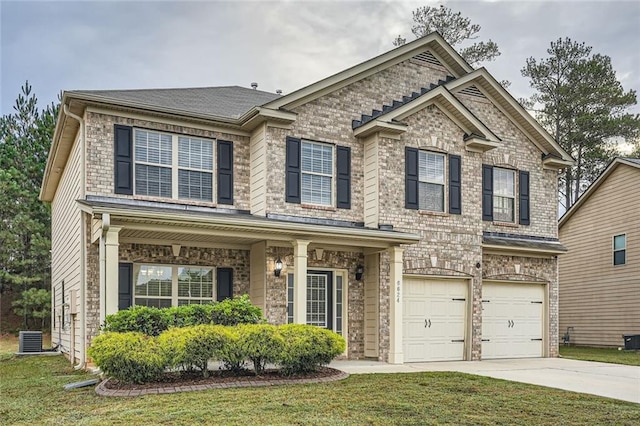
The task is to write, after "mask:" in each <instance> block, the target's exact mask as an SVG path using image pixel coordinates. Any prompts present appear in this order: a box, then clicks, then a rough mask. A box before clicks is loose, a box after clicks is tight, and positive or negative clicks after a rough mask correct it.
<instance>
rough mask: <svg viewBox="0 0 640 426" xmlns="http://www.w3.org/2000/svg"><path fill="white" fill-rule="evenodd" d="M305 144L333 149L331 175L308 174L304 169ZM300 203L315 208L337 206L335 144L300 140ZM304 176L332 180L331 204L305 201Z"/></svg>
mask: <svg viewBox="0 0 640 426" xmlns="http://www.w3.org/2000/svg"><path fill="white" fill-rule="evenodd" d="M305 143H307V144H311V145H321V146H327V147H329V148H331V173H330V174H325V173H318V172H306V171H304V170H303V169H302V145H304V144H305ZM300 153H301V154H300V157H301V158H300V203H301V204H307V205H314V206H322V207H335V205H336V201H335V199H336V188H335V185H336V179H335V174H336V161H337V158H336V147H335V145H334V144H331V143H326V142H317V141H312V140H309V139H301V140H300ZM303 175H312V176H323V177H328V178H329V179H331V185H330V186H331V201H330V203H329V204H320V203H314V202H311V201H305V200H303V199H302V198H303V195H302V176H303Z"/></svg>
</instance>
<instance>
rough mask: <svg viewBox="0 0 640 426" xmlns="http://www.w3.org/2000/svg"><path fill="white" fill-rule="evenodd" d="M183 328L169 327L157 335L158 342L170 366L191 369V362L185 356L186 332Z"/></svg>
mask: <svg viewBox="0 0 640 426" xmlns="http://www.w3.org/2000/svg"><path fill="white" fill-rule="evenodd" d="M184 330H185V329H184V328H170V329H168V330H165V331H163V332H162V333H161V334H160V335H159V336H158V344H159V345H160V349H161V350H162V352H163V353H164V356H165V358H166V359H167V366H168V367H170V368H181V369H183V370H192V369H193V368H194V366H193V364H192V363H191V362H190V361H189V360H188V359H187V357H186V347H187V334H186V333H185V332H184Z"/></svg>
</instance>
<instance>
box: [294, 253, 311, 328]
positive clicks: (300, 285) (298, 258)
mask: <svg viewBox="0 0 640 426" xmlns="http://www.w3.org/2000/svg"><path fill="white" fill-rule="evenodd" d="M309 243H310V241H307V240H294V241H292V244H293V262H294V264H293V278H294V281H293V322H294V323H296V324H306V323H307V247H308V246H309Z"/></svg>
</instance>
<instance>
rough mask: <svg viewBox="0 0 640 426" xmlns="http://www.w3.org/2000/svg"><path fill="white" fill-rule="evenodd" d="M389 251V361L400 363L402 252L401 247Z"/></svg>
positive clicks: (402, 358) (401, 355)
mask: <svg viewBox="0 0 640 426" xmlns="http://www.w3.org/2000/svg"><path fill="white" fill-rule="evenodd" d="M388 251H389V266H390V271H389V285H390V288H389V297H390V300H389V363H390V364H402V363H403V362H404V357H403V353H402V293H401V291H402V253H403V252H404V249H403V248H401V247H391V248H390V249H388Z"/></svg>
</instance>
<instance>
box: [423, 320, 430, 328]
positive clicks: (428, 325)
mask: <svg viewBox="0 0 640 426" xmlns="http://www.w3.org/2000/svg"><path fill="white" fill-rule="evenodd" d="M424 328H431V320H430V319H429V320H427V319H425V320H424Z"/></svg>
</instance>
